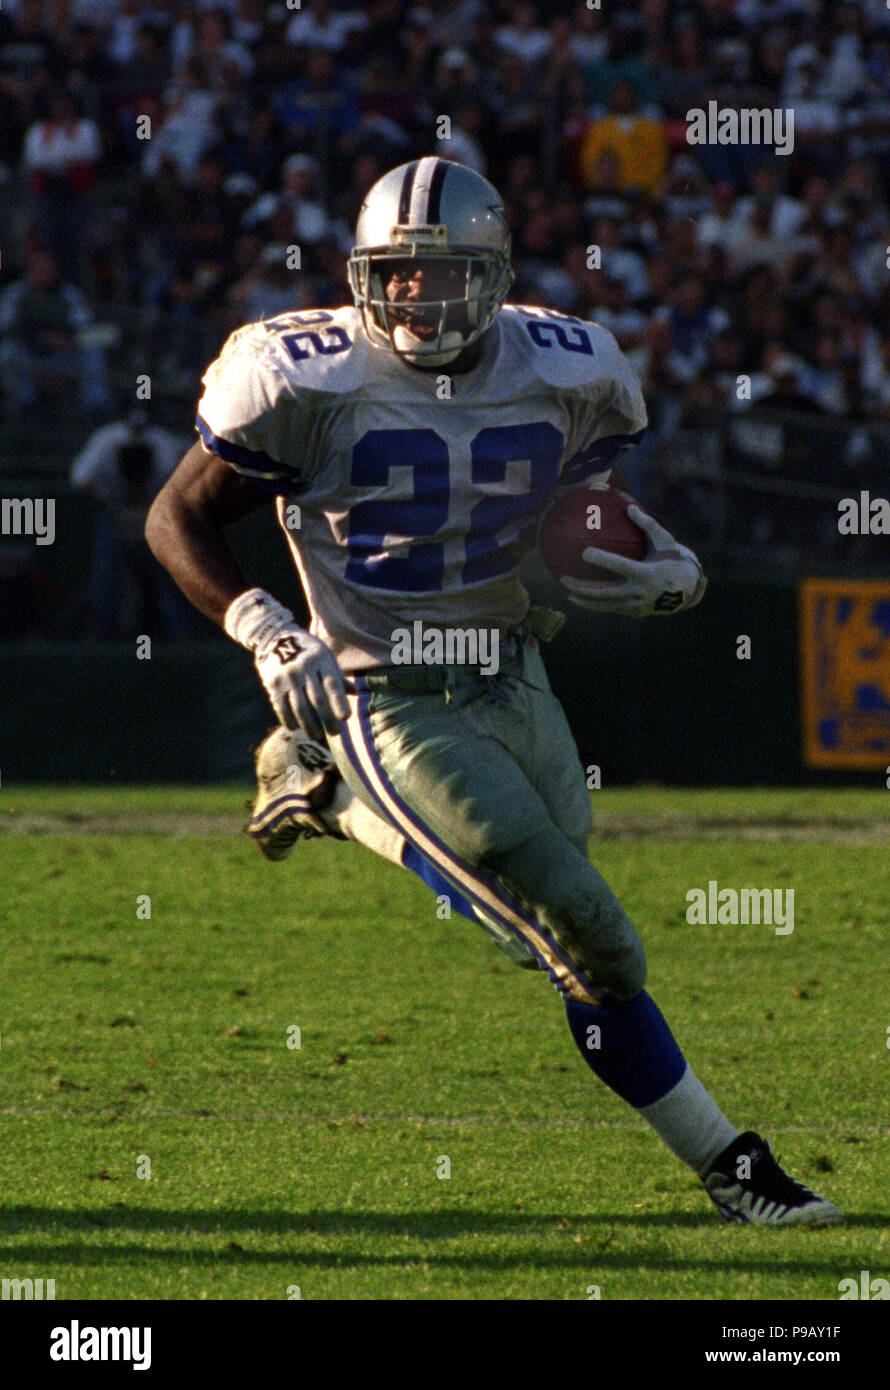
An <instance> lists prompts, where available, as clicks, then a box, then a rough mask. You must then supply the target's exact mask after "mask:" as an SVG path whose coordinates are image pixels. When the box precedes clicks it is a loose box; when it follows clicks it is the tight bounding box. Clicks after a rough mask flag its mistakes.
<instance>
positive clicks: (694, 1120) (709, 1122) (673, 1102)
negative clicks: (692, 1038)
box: [639, 1065, 739, 1178]
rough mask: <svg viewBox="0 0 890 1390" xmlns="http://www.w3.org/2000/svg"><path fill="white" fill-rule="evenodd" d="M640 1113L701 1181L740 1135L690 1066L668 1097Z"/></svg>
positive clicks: (655, 1102)
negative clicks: (720, 1155) (727, 1147)
mask: <svg viewBox="0 0 890 1390" xmlns="http://www.w3.org/2000/svg"><path fill="white" fill-rule="evenodd" d="M639 1113H640V1114H641V1115H642V1117H643V1119H644V1120H648V1121H649V1124H650V1125H651V1126H652V1128H653V1129H654V1130H655V1131H656V1133H657V1134H660V1135H661V1137H662V1139H663V1140H664V1142H665V1143H666V1144H667V1146H668V1148H669V1149H672V1150H673V1152H674V1153H675V1154H676V1155H677V1157H678V1158H682V1160H683V1162H684V1163H688V1164H689V1167H690V1168H692V1169H693V1170H694V1171H695V1172H696V1173H697V1174H698V1176H699V1177H700V1178H704V1177H705V1176H706V1175H707V1173H708V1170H709V1169H710V1168H711V1166H712V1165H713V1162H714V1159H715V1158H717V1156H718V1155H719V1154H721V1153H722V1152H723V1150H724V1149H725V1148H726V1146H727V1144H731V1143H732V1141H733V1139H736V1138H738V1134H739V1131H738V1130H737V1129H736V1128H735V1126H734V1125H731V1124H730V1123H729V1120H727V1118H726V1116H725V1115H724V1114H723V1111H722V1110H721V1109H720V1107H719V1105H717V1103H716V1101H714V1100H712V1099H711V1097H710V1096H709V1095H708V1093H707V1091H706V1090H705V1088H704V1086H703V1085H702V1084H701V1082H700V1081H699V1079H698V1077H697V1076H696V1075H695V1072H694V1071H693V1070H692V1068H691V1067H690V1066H688V1065H687V1067H686V1070H685V1071H684V1073H683V1075H682V1076H681V1077H680V1080H679V1081H678V1082H677V1084H676V1086H674V1088H673V1089H672V1090H670V1091H668V1093H667V1095H666V1096H662V1098H661V1100H656V1101H654V1102H653V1103H652V1105H644V1106H643V1108H642V1109H641V1110H640V1112H639Z"/></svg>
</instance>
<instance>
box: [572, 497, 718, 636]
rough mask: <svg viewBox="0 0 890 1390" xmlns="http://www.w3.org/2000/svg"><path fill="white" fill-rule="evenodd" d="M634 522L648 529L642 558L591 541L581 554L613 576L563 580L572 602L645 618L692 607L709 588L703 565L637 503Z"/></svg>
mask: <svg viewBox="0 0 890 1390" xmlns="http://www.w3.org/2000/svg"><path fill="white" fill-rule="evenodd" d="M627 515H628V516H629V517H630V519H631V521H633V522H635V523H636V525H637V526H639V528H640V530H641V531H645V533H646V536H647V537H648V541H649V549H648V553H647V554H646V557H645V559H643V560H628V559H627V558H626V557H625V556H624V555H612V554H611V553H610V552H609V551H607V550H598V549H597V548H596V547H595V546H590V547H589V548H588V549H587V550H585V551H584V552H583V557H582V558H583V559H584V560H586V561H587V563H588V564H590V565H597V566H599V568H600V569H604V570H609V571H610V573H611V574H614V576H615V578H614V579H572V578H569V577H566V578H565V579H563V580H561V581H560V582H561V583H562V585H563V587H564V588H566V589H568V590H569V595H570V598H569V602H570V603H574V604H577V605H578V607H580V608H591V609H594V610H595V611H596V612H599V613H620V614H622V615H626V616H629V617H634V618H645V617H648V616H650V615H651V614H656V613H677V612H679V611H680V609H681V608H692V607H694V606H695V604H696V603H698V602H699V601H700V600H701V598H702V597H703V595H704V592H705V589H706V588H707V587H708V581H707V579H706V578H705V576H704V574H703V572H702V567H701V565H700V564H699V562H698V560H697V559H696V557H695V555H694V554H693V552H692V551H691V550H690V549H689V547H688V546H685V545H681V544H680V542H679V541H677V540H675V539H674V537H673V536H672V535H671V533H670V531H668V530H667V529H666V527H664V526H662V525H661V523H660V522H658V521H656V520H655V518H654V517H652V516H650V515H649V513H648V512H644V511H643V509H642V507H638V506H637V505H636V504H633V505H632V506H630V507H628V509H627Z"/></svg>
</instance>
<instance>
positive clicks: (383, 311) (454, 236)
mask: <svg viewBox="0 0 890 1390" xmlns="http://www.w3.org/2000/svg"><path fill="white" fill-rule="evenodd" d="M431 217H436V218H438V220H437V221H432V220H424V219H426V218H431ZM349 281H350V285H351V288H352V293H353V298H354V300H355V304H356V307H357V308H358V309H359V310H360V311H361V314H362V319H363V322H364V326H365V332H366V334H367V336H368V339H369V340H370V342H371V343H372V344H373V345H374V346H375V347H380V348H383V349H385V350H387V351H390V352H393V353H395V354H396V355H397V356H398V357H401V358H404V359H405V360H407V361H408V362H410V363H412V364H415V365H424V366H438V365H444V364H445V363H446V362H450V361H453V360H454V358H455V357H457V356H458V354H459V353H460V352H462V351H463V349H464V348H465V347H468V346H469V345H470V344H471V343H474V342H476V341H477V339H478V338H480V337H481V336H482V334H483V333H484V332H485V331H486V329H487V328H488V327H489V325H490V324H491V323H492V321H493V319H494V317H495V315H496V314H497V313H498V311H499V309H500V308H501V305H502V304H503V302H504V299H505V298H506V295H507V292H508V290H509V288H510V285H511V284H512V282H513V272H512V269H511V267H510V234H509V231H508V230H507V226H506V221H505V219H504V215H503V206H502V204H501V200H500V197H499V195H498V193H497V191H496V190H495V189H494V188H493V187H492V185H491V184H490V183H489V182H488V181H487V180H486V179H483V178H482V176H481V175H479V174H477V173H475V171H474V170H472V169H467V168H465V167H464V166H463V165H460V164H453V163H450V162H449V161H447V160H444V159H438V158H436V157H431V158H428V159H422V160H415V161H414V162H413V163H412V164H407V165H402V166H401V168H399V169H394V170H392V171H391V172H390V173H389V174H384V176H383V178H381V179H379V180H378V181H377V183H376V184H375V185H374V186H373V188H372V189H371V190H370V191H369V193H368V195H367V197H366V199H365V202H364V205H363V207H362V211H361V213H360V215H359V219H358V226H357V229H356V246H355V249H354V250H353V252H352V254H351V255H350V257H349Z"/></svg>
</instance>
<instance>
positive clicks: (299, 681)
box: [223, 589, 349, 744]
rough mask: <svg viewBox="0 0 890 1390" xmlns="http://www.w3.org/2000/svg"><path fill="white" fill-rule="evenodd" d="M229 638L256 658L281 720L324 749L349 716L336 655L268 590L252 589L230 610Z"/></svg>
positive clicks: (228, 617)
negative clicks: (296, 619) (326, 737)
mask: <svg viewBox="0 0 890 1390" xmlns="http://www.w3.org/2000/svg"><path fill="white" fill-rule="evenodd" d="M223 626H224V627H225V630H226V632H227V633H228V635H229V636H230V637H231V638H233V639H234V640H235V641H236V642H238V643H240V645H241V646H242V647H246V648H247V650H248V651H251V652H253V655H254V665H255V666H256V669H257V672H258V673H259V677H260V680H261V681H262V682H263V685H264V686H265V688H266V694H267V695H268V696H269V699H270V701H271V703H272V708H273V709H274V711H275V713H276V715H277V717H278V720H279V722H280V723H281V724H284V725H285V726H286V727H287V728H288V729H297V728H300V729H302V730H303V733H304V734H306V736H307V738H311V739H314V740H315V741H316V742H317V743H322V744H323V743H324V735H325V730H327V732H328V733H331V734H336V733H338V732H339V726H340V722H341V721H342V720H344V719H346V718H348V716H349V707H348V705H347V703H346V690H345V687H344V684H343V675H342V672H341V671H340V668H339V666H338V665H337V663H336V661H335V660H334V655H333V652H332V651H331V649H330V647H327V646H326V645H325V643H324V642H321V641H319V639H318V638H317V637H313V636H312V634H311V632H307V631H306V629H305V628H302V627H300V625H299V624H298V623H297V622H296V621H295V619H294V615H293V613H291V612H290V611H289V609H287V608H285V607H283V605H282V604H280V603H278V601H277V600H276V599H274V598H273V597H272V595H271V594H267V593H266V591H265V590H264V589H248V590H247V591H246V592H245V593H243V594H239V596H238V598H236V599H234V600H233V602H232V603H230V604H229V606H228V608H227V609H226V614H225V618H224V621H223Z"/></svg>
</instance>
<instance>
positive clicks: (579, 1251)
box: [0, 784, 890, 1300]
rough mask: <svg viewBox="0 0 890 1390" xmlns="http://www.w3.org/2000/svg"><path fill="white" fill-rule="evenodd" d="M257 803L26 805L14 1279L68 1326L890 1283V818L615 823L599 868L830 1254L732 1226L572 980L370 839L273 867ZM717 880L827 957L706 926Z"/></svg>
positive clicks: (7, 1079) (835, 806)
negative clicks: (569, 984) (774, 890)
mask: <svg viewBox="0 0 890 1390" xmlns="http://www.w3.org/2000/svg"><path fill="white" fill-rule="evenodd" d="M246 795H247V793H246V791H245V789H243V788H233V789H220V788H214V789H212V790H202V789H194V788H192V789H188V790H178V789H168V788H146V789H136V788H129V789H120V790H118V791H104V790H78V789H76V788H66V789H61V790H58V791H53V790H51V789H47V788H41V789H17V788H10V787H7V786H6V785H5V784H4V787H3V790H2V794H0V864H2V870H0V880H2V889H3V893H2V901H3V908H2V920H3V962H4V963H3V990H2V999H0V1030H2V1032H0V1273H2V1275H3V1276H4V1277H23V1276H31V1277H43V1278H54V1279H55V1281H56V1297H57V1298H58V1299H62V1298H133V1299H141V1298H177V1299H218V1298H238V1299H286V1298H287V1297H288V1296H289V1290H290V1291H291V1295H292V1291H293V1286H298V1287H299V1289H300V1291H301V1296H302V1297H303V1298H309V1299H320V1298H342V1299H357V1298H361V1299H415V1298H420V1299H438V1298H446V1299H451V1298H474V1299H490V1298H532V1299H548V1298H559V1299H585V1298H587V1297H588V1289H589V1287H590V1286H592V1285H596V1286H598V1287H599V1289H600V1290H601V1296H602V1298H603V1299H629V1298H645V1299H681V1298H695V1299H715V1298H730V1299H758V1298H779V1299H789V1300H793V1299H800V1298H815V1299H825V1300H834V1299H836V1298H837V1296H838V1295H837V1285H838V1281H839V1280H840V1279H842V1278H844V1277H846V1276H848V1275H855V1276H857V1277H858V1273H859V1271H860V1270H863V1269H868V1270H870V1271H871V1273H872V1275H884V1276H890V1216H888V1200H887V1193H888V1178H890V1163H888V1156H890V1144H888V1137H890V1114H888V1103H887V1098H888V1089H890V1034H888V1026H890V996H888V990H887V973H886V953H887V922H888V897H890V854H888V846H890V832H888V822H887V807H888V805H890V802H888V800H887V798H888V797H890V793H887V792H885V791H878V792H874V793H865V792H851V791H838V792H820V793H813V792H793V791H779V792H772V791H751V792H744V791H739V792H728V791H726V792H673V791H661V790H658V789H653V788H644V789H640V790H633V791H626V792H618V791H616V792H605V791H603V792H599V793H596V794H595V799H594V809H595V811H596V820H597V827H596V838H595V841H594V856H593V857H594V859H595V862H596V863H597V865H598V867H599V868H600V869H601V870H602V872H603V873H604V874H605V875H606V877H607V878H608V879H609V880H610V882H611V883H612V885H613V886H614V888H615V889H616V891H617V892H618V893H619V896H621V898H622V900H623V901H624V903H625V905H626V907H627V908H628V910H629V912H630V914H631V916H632V917H633V919H634V920H635V921H636V922H637V923H638V925H639V927H640V929H641V931H642V934H643V936H644V939H645V941H646V944H647V948H648V953H649V963H650V979H649V986H650V989H651V991H652V993H653V994H654V996H655V997H656V999H657V1000H658V1002H659V1003H660V1005H661V1007H662V1009H663V1011H664V1013H665V1014H666V1016H667V1018H668V1020H669V1021H670V1022H671V1024H672V1026H673V1028H674V1030H675V1032H676V1033H677V1035H678V1038H679V1040H680V1043H681V1045H682V1046H683V1048H684V1050H685V1051H686V1053H687V1056H688V1057H689V1059H690V1061H691V1062H692V1064H693V1066H694V1067H695V1069H696V1070H697V1072H698V1073H699V1075H700V1076H701V1077H702V1078H703V1080H704V1081H705V1082H706V1084H708V1085H709V1086H710V1088H711V1089H712V1090H713V1091H714V1093H715V1094H716V1096H717V1098H718V1099H719V1100H720V1102H721V1104H722V1105H723V1107H724V1109H725V1110H726V1111H727V1112H728V1114H729V1115H730V1117H731V1118H733V1119H734V1120H735V1122H736V1123H737V1124H739V1126H740V1127H748V1126H754V1127H757V1128H761V1129H762V1130H763V1131H764V1132H765V1133H766V1134H767V1135H768V1136H769V1137H770V1138H771V1140H772V1141H773V1144H774V1148H775V1149H776V1150H777V1152H778V1153H779V1155H780V1156H781V1157H782V1158H783V1159H785V1160H786V1161H787V1163H788V1165H789V1166H790V1167H791V1168H792V1169H793V1171H794V1173H795V1174H796V1175H797V1176H799V1177H802V1178H803V1179H804V1180H805V1181H808V1182H810V1183H811V1184H812V1185H814V1186H817V1187H818V1188H819V1189H820V1190H822V1191H825V1192H826V1193H827V1194H828V1195H830V1196H832V1197H833V1198H834V1199H835V1200H836V1201H838V1202H839V1203H840V1205H841V1206H842V1207H843V1208H844V1210H845V1212H846V1213H847V1223H846V1225H845V1226H843V1227H840V1228H836V1229H830V1230H825V1231H811V1232H794V1231H763V1230H757V1229H752V1228H736V1227H725V1226H723V1225H721V1224H720V1222H719V1221H718V1220H717V1217H716V1214H715V1212H714V1211H713V1209H712V1207H711V1206H710V1203H709V1202H708V1201H707V1199H706V1197H705V1196H704V1193H703V1192H702V1191H701V1189H700V1188H699V1186H698V1184H697V1183H696V1181H695V1179H694V1178H693V1177H692V1176H691V1175H690V1174H689V1173H688V1172H687V1170H686V1169H685V1168H683V1167H682V1166H681V1165H680V1164H679V1163H678V1162H677V1161H676V1160H675V1159H674V1158H673V1157H672V1156H671V1155H670V1154H669V1153H668V1152H667V1151H666V1150H665V1149H663V1148H662V1146H661V1144H660V1142H659V1141H658V1140H657V1139H656V1138H655V1136H654V1135H653V1134H652V1133H651V1132H650V1131H649V1129H648V1128H647V1126H646V1125H645V1124H644V1123H643V1122H642V1121H641V1120H640V1119H639V1118H638V1116H636V1115H635V1114H634V1112H633V1111H631V1110H629V1109H628V1108H627V1107H625V1106H624V1105H623V1104H622V1103H621V1102H620V1101H619V1100H618V1099H617V1098H616V1097H615V1096H613V1095H612V1094H611V1092H609V1091H607V1090H606V1089H605V1088H604V1087H603V1086H602V1085H601V1084H600V1083H599V1082H598V1081H597V1080H596V1079H595V1078H594V1077H593V1075H592V1074H591V1073H590V1072H589V1071H588V1070H587V1068H586V1067H585V1066H584V1064H583V1062H582V1061H581V1059H580V1057H579V1056H578V1054H577V1052H576V1050H575V1048H574V1046H573V1044H572V1042H571V1039H570V1037H569V1034H568V1030H567V1028H566V1025H565V1017H564V1012H563V1008H562V1005H561V1003H560V1001H559V999H558V998H557V996H556V994H555V992H554V991H553V989H552V988H551V987H550V986H549V984H548V983H547V982H546V980H545V979H544V977H543V976H537V975H532V974H528V973H526V972H522V971H519V970H516V969H515V968H514V967H513V966H511V965H510V963H509V962H508V961H507V960H506V958H504V957H502V956H501V955H500V953H499V952H498V951H497V950H496V949H495V948H494V947H493V946H492V945H491V944H490V943H489V942H488V941H487V939H486V938H485V937H484V935H483V933H482V932H481V931H480V930H474V929H473V927H472V926H471V925H470V924H469V923H467V922H465V921H463V919H461V918H459V917H457V916H455V917H454V918H453V919H452V920H451V921H440V920H438V919H437V916H436V912H435V899H434V898H433V896H432V894H430V893H429V892H428V890H426V889H424V888H423V887H422V886H421V885H420V884H419V883H418V882H417V881H416V880H415V879H414V878H413V877H412V876H411V875H409V874H407V873H405V872H403V871H399V870H397V869H395V868H393V867H390V866H388V865H386V864H383V863H380V862H378V861H376V860H375V859H374V858H373V857H372V856H371V855H370V854H368V853H367V852H365V851H362V850H359V849H357V848H355V847H353V846H348V845H342V844H337V843H334V842H330V841H325V842H319V841H316V842H313V843H311V844H304V845H302V846H299V847H298V849H297V850H296V852H295V853H294V855H293V856H292V858H291V859H290V860H288V861H287V862H286V863H284V864H281V865H271V864H268V863H266V862H265V861H263V860H262V859H261V858H260V856H259V855H258V854H257V853H256V851H255V850H254V848H253V846H251V845H250V844H249V842H248V841H247V840H246V838H245V837H244V836H242V835H240V834H239V833H238V828H239V826H240V824H241V821H242V819H243V815H242V808H243V804H244V801H245V797H246ZM709 879H716V880H718V882H719V883H720V885H721V887H722V886H735V887H743V886H752V885H753V886H760V887H764V886H769V887H782V888H794V889H795V896H796V901H795V930H794V932H793V934H792V935H790V936H777V935H776V934H775V933H774V932H773V931H772V930H771V929H770V928H769V927H766V926H735V927H732V926H726V927H717V926H711V927H705V926H690V925H688V924H687V923H686V920H685V907H686V893H687V891H688V890H689V889H690V888H695V887H706V885H707V883H708V881H709ZM142 895H147V896H148V898H150V912H151V916H150V918H147V917H146V916H145V915H144V914H145V911H146V907H145V904H144V902H143V906H142V913H143V915H142V916H138V915H137V904H138V903H139V901H140V899H141V898H142ZM294 1025H296V1027H297V1028H299V1030H300V1038H299V1041H300V1043H301V1046H300V1048H299V1049H296V1048H292V1047H289V1046H288V1037H289V1032H288V1030H289V1029H293V1027H294ZM290 1036H291V1040H292V1041H295V1040H296V1037H295V1035H294V1034H293V1033H291V1034H290ZM445 1158H447V1159H449V1160H450V1177H447V1178H446V1177H440V1176H438V1174H439V1173H440V1172H443V1171H444V1170H445V1169H446V1167H447V1165H446V1164H445V1163H444V1162H443V1159H445ZM146 1160H148V1161H149V1162H150V1177H149V1176H147V1173H148V1166H147V1162H146ZM140 1173H141V1174H142V1176H140Z"/></svg>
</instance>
